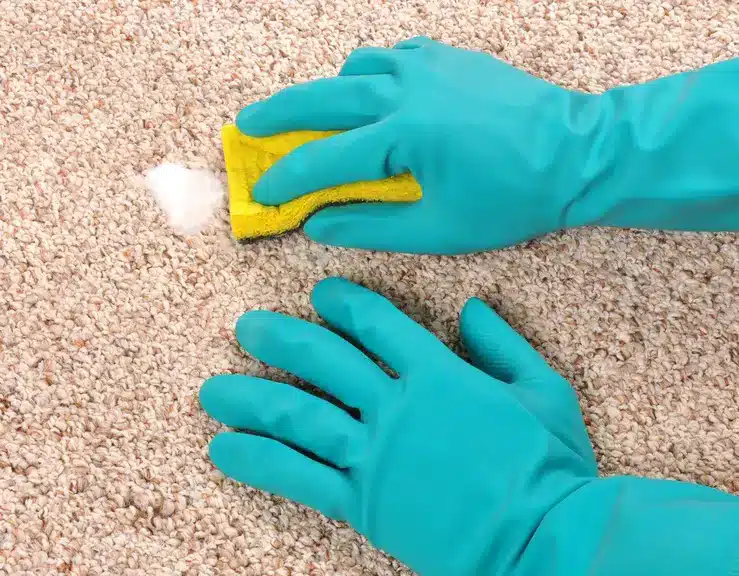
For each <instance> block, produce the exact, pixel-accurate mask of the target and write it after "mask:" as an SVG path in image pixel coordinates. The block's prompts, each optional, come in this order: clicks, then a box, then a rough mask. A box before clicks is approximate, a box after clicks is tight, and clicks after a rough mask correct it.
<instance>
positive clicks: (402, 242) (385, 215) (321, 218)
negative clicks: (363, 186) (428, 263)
mask: <svg viewBox="0 0 739 576" xmlns="http://www.w3.org/2000/svg"><path fill="white" fill-rule="evenodd" d="M418 214H419V211H418V207H417V206H416V205H415V203H389V202H388V203H363V204H348V205H346V206H331V207H328V208H324V209H323V210H320V211H319V212H316V214H314V215H313V216H311V217H310V218H309V219H308V220H307V221H306V223H305V225H304V226H303V232H305V234H306V235H307V236H308V237H309V238H310V239H311V240H313V241H314V242H318V243H320V244H328V245H330V246H341V247H343V248H355V249H362V250H379V251H389V252H407V253H425V252H426V251H427V250H426V249H427V247H428V246H427V245H426V244H423V242H424V241H425V240H428V239H429V238H432V237H433V236H434V235H436V234H438V233H439V231H438V230H435V229H432V228H430V227H429V223H428V220H424V219H423V218H419V217H417V215H418ZM449 248H450V250H452V249H453V248H455V246H454V245H453V244H449Z"/></svg>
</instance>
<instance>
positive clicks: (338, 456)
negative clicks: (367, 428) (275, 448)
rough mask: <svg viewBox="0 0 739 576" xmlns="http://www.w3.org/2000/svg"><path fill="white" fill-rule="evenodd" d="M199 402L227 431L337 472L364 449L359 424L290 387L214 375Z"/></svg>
mask: <svg viewBox="0 0 739 576" xmlns="http://www.w3.org/2000/svg"><path fill="white" fill-rule="evenodd" d="M200 403H201V405H202V406H203V409H204V410H205V411H206V412H207V413H208V414H209V415H210V416H211V417H212V418H214V419H216V420H218V421H219V422H222V423H223V424H225V425H226V426H230V427H231V428H237V429H239V430H248V431H250V432H254V433H257V434H261V435H264V436H269V437H270V438H274V439H275V440H280V441H281V442H284V443H286V444H288V445H291V446H296V447H298V448H299V449H301V450H304V451H307V452H310V453H312V454H315V455H316V456H318V457H319V458H321V459H322V460H324V461H327V462H330V463H331V464H333V465H334V466H337V467H338V468H349V467H351V466H353V465H355V464H356V463H357V462H358V460H359V458H360V455H361V454H362V453H363V452H364V450H365V447H366V446H365V443H366V435H365V433H364V426H363V425H362V424H361V423H359V422H357V421H356V420H355V419H354V418H352V417H351V416H350V415H349V414H347V413H346V412H345V411H344V410H342V409H341V408H339V407H337V406H334V405H333V404H331V403H330V402H327V401H326V400H322V399H320V398H317V397H316V396H313V395H312V394H308V393H307V392H304V391H302V390H300V389H298V388H296V387H295V386H290V385H289V384H281V383H279V382H271V381H269V380H262V379H260V378H254V377H252V376H242V375H240V374H226V375H221V376H215V377H213V378H210V379H209V380H207V381H206V382H205V383H204V384H203V386H202V388H201V389H200Z"/></svg>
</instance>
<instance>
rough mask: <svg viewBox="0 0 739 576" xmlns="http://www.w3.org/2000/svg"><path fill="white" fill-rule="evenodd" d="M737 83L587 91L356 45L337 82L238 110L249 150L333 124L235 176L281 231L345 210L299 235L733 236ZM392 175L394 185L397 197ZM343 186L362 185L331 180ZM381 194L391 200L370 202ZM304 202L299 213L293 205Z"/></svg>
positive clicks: (386, 245) (479, 247)
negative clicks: (580, 231)
mask: <svg viewBox="0 0 739 576" xmlns="http://www.w3.org/2000/svg"><path fill="white" fill-rule="evenodd" d="M738 81H739V58H734V59H733V60H728V61H723V62H719V63H716V64H713V65H709V66H704V67H703V68H700V69H697V70H693V71H690V72H685V73H681V74H674V75H671V76H666V77H662V78H657V79H654V80H652V81H649V82H644V83H642V84H637V85H631V86H617V87H614V88H611V89H610V90H607V91H606V92H604V93H602V94H590V93H584V92H580V91H576V90H568V89H565V88H563V87H560V86H557V85H555V84H552V83H550V82H547V81H544V80H543V79H540V78H537V77H534V76H532V75H531V74H529V73H527V72H525V71H523V70H520V69H517V68H514V67H513V66H511V65H510V64H508V63H506V62H504V61H502V60H500V59H497V58H495V57H493V56H491V55H489V54H486V53H482V52H474V51H469V50H463V49H460V48H456V47H452V46H447V45H444V44H441V43H438V42H434V41H432V40H430V39H428V38H413V39H410V40H407V41H404V42H401V43H399V44H398V45H396V46H395V47H394V48H359V49H357V50H355V51H354V52H352V53H351V54H350V55H349V57H348V58H347V60H346V62H345V63H344V65H343V66H342V68H341V71H340V72H339V74H338V76H336V77H331V78H320V79H318V80H314V81H311V82H307V83H304V84H297V85H294V86H290V87H288V88H285V89H284V90H281V91H279V92H277V93H275V94H273V95H272V96H270V97H269V98H267V99H266V100H262V101H260V102H255V103H252V104H250V105H249V106H247V107H246V108H245V109H243V110H242V111H241V112H240V113H239V114H238V116H237V118H236V122H235V123H236V126H237V128H238V131H239V132H240V133H241V134H245V135H249V136H251V137H256V138H260V139H259V140H256V139H254V140H249V141H248V142H251V143H253V144H255V145H256V143H257V142H258V143H259V144H258V145H259V146H262V147H263V148H262V150H264V151H267V148H268V147H269V146H271V145H272V143H273V142H275V143H282V144H280V146H284V147H281V148H279V150H277V153H279V154H282V153H285V152H288V149H289V148H291V147H292V145H293V144H295V145H297V144H298V143H299V141H298V140H292V139H293V138H297V139H300V138H303V137H304V136H293V135H292V133H293V132H294V131H304V130H333V131H338V132H322V133H319V135H330V136H329V137H327V138H320V139H319V140H316V141H312V142H311V141H308V139H306V140H302V142H304V143H303V145H301V146H298V147H297V148H296V149H295V150H293V151H291V152H289V153H288V154H286V155H285V156H284V158H282V159H280V161H279V162H276V163H275V165H274V167H272V168H271V169H269V170H268V171H266V172H265V173H264V174H263V175H262V176H259V177H258V181H256V182H255V181H253V179H254V178H256V176H257V174H256V172H254V173H252V174H250V175H249V178H250V181H249V185H251V184H253V185H254V188H253V192H254V198H256V200H257V201H258V202H259V203H260V204H263V205H265V206H272V207H275V208H278V209H279V212H277V213H279V214H280V219H283V218H284V220H283V221H282V226H283V227H284V226H285V225H286V224H288V223H289V225H290V226H293V225H297V222H298V220H300V219H301V218H305V216H306V214H307V212H306V211H308V210H313V209H317V208H318V207H321V206H323V201H324V200H326V201H328V200H329V196H330V197H331V200H332V201H333V202H336V203H345V204H346V205H343V206H330V207H327V208H325V209H321V210H319V211H318V212H317V213H316V214H315V215H313V216H311V217H310V218H309V219H308V220H307V221H306V222H305V226H304V230H305V233H306V235H307V236H308V237H309V238H310V239H311V240H313V241H316V242H320V243H322V244H330V245H333V246H342V247H345V248H360V249H369V250H382V251H391V252H406V253H408V252H410V253H426V254H428V253H435V254H464V253H470V252H478V251H483V250H493V249H499V248H505V247H507V246H513V245H515V244H519V243H521V242H525V241H528V240H531V239H533V238H537V237H540V236H543V235H545V234H549V233H551V232H557V231H560V230H565V229H571V228H578V227H581V226H593V225H597V226H613V227H619V228H642V229H644V228H647V229H654V228H657V229H663V230H691V231H736V230H739V169H738V168H737V166H739V164H738V163H737V160H736V150H737V145H738V144H739V131H737V129H736V126H737V122H738V121H739V91H737V90H736V89H735V86H736V85H737V82H738ZM285 134H288V136H285ZM299 134H301V133H299ZM313 136H316V134H313ZM313 136H311V137H313ZM263 137H267V138H268V139H265V140H262V139H261V138H263ZM271 137H274V138H277V140H274V141H273V140H270V139H269V138H271ZM282 138H287V140H285V141H283V140H281V139H282ZM306 138H307V137H306ZM244 142H247V141H244ZM288 142H289V144H288ZM264 147H267V148H264ZM271 158H274V159H276V156H274V157H271ZM266 164H267V161H266V160H265V161H264V166H262V167H266ZM408 174H411V175H412V176H413V178H415V180H416V181H417V182H418V184H419V185H420V188H421V190H422V191H423V195H422V197H421V196H420V191H419V190H418V189H417V188H415V187H414V188H413V191H414V195H413V198H415V199H416V200H417V201H415V202H403V201H402V200H405V199H407V198H406V197H405V194H410V186H411V180H410V177H409V176H403V175H408ZM391 177H397V178H401V180H387V179H388V178H391ZM402 178H405V180H402ZM380 181H382V182H384V184H387V188H384V189H383V191H382V192H380V191H379V189H373V192H371V193H370V192H369V190H370V189H369V188H367V187H366V186H368V184H367V182H373V184H372V186H375V185H378V186H379V185H380V184H378V182H380ZM401 182H404V183H405V184H403V185H404V186H406V185H407V186H408V187H409V189H402V190H401V188H400V187H399V188H397V189H396V188H395V186H396V185H397V186H400V183H401ZM350 183H354V185H357V184H356V183H362V184H360V186H362V188H361V190H362V192H361V193H360V188H356V189H355V188H343V187H342V186H341V185H344V184H350ZM384 184H383V186H384ZM391 184H392V185H391ZM329 187H336V188H334V189H332V191H331V192H325V191H324V190H325V189H326V188H329ZM317 191H320V192H321V194H322V196H314V197H312V196H310V195H311V194H313V193H315V192H317ZM350 191H351V193H350ZM391 193H392V194H397V196H396V199H399V200H401V202H399V203H398V202H389V201H387V200H389V198H386V197H383V195H384V194H391ZM232 194H233V195H234V196H233V198H234V199H235V200H236V199H237V197H239V196H242V197H243V192H241V191H239V190H236V191H235V192H232ZM354 194H356V196H354ZM365 194H366V195H365ZM303 197H305V198H308V197H310V198H311V199H310V200H308V203H309V204H310V206H307V205H304V204H292V202H294V201H296V200H298V199H300V198H303ZM357 198H359V199H373V200H382V201H381V202H363V203H356V202H354V201H353V200H356V199H357ZM319 199H320V200H321V201H320V202H319ZM236 204H238V203H236ZM298 207H300V210H298V209H297V208H298ZM251 209H255V207H254V206H252V207H251ZM293 210H295V211H296V212H295V214H294V215H291V216H289V217H288V216H287V212H292V211H293ZM304 210H306V211H304ZM282 211H285V212H286V213H285V214H284V215H282ZM298 214H299V215H298ZM234 218H235V219H236V220H237V221H238V220H240V219H241V216H239V214H238V212H235V214H234ZM265 218H266V217H265ZM264 221H266V220H264ZM249 222H250V223H251V224H250V225H256V223H257V220H256V219H251V218H250V219H249ZM239 226H241V224H239ZM271 230H274V228H272V229H271ZM265 231H266V232H269V231H270V229H268V228H265ZM242 233H243V231H242Z"/></svg>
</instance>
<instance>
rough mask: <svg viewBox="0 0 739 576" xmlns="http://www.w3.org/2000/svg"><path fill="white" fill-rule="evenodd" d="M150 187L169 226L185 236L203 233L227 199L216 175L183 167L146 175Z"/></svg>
mask: <svg viewBox="0 0 739 576" xmlns="http://www.w3.org/2000/svg"><path fill="white" fill-rule="evenodd" d="M146 186H147V188H148V189H149V191H150V192H151V194H152V195H153V196H154V200H156V202H157V204H158V205H159V207H160V208H161V209H162V211H163V212H164V213H165V214H166V216H167V221H168V223H169V225H170V226H171V227H172V228H173V229H174V230H175V232H177V233H178V234H182V235H183V236H189V235H192V234H197V233H199V232H201V231H202V230H203V229H204V228H205V227H206V226H207V225H208V223H209V222H210V221H211V220H212V219H213V217H214V216H215V213H216V211H217V210H218V208H219V206H220V204H221V201H222V199H223V196H224V194H223V186H221V182H220V181H219V180H218V178H217V177H216V175H215V174H213V173H212V172H209V171H208V170H201V169H193V168H186V167H185V166H181V165H179V164H171V163H165V164H161V165H160V166H156V167H155V168H152V169H151V170H149V171H148V172H147V173H146Z"/></svg>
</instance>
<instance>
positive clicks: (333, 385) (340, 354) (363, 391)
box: [236, 310, 390, 414]
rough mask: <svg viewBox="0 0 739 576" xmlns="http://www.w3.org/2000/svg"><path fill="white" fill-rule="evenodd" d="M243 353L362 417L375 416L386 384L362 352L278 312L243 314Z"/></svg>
mask: <svg viewBox="0 0 739 576" xmlns="http://www.w3.org/2000/svg"><path fill="white" fill-rule="evenodd" d="M236 337H237V339H238V341H239V343H240V344H241V345H242V346H243V347H244V349H245V350H246V351H248V352H249V353H250V354H252V355H253V356H254V357H256V358H258V359H259V360H261V361H262V362H265V363H267V364H269V365H271V366H275V367H277V368H281V369H283V370H286V371H288V372H290V373H292V374H295V375H296V376H298V377H299V378H302V379H303V380H306V381H308V382H310V383H311V384H314V385H315V386H317V387H319V388H321V389H322V390H325V391H326V392H328V393H329V394H331V395H332V396H334V397H335V398H338V399H339V400H340V401H341V402H343V403H344V404H346V405H347V406H350V407H352V408H356V409H358V410H359V411H360V412H362V413H363V414H365V413H368V414H374V413H375V412H376V410H377V406H378V404H379V403H380V401H381V398H382V396H383V394H386V393H387V392H388V388H389V386H390V379H389V378H388V376H387V374H385V373H384V372H383V371H382V369H381V368H380V367H379V366H378V365H377V364H375V363H374V362H373V361H372V360H370V359H369V358H368V357H367V356H366V355H365V354H364V353H363V352H362V351H360V350H359V349H357V348H356V347H355V346H353V345H352V344H350V343H349V342H347V341H346V340H344V339H343V338H342V337H341V336H339V335H338V334H334V333H333V332H331V331H330V330H328V329H326V328H324V327H322V326H319V325H317V324H313V323H312V322H306V321H305V320H300V319H299V318H293V317H291V316H285V315H283V314H279V313H277V312H269V311H267V310H256V311H253V312H247V313H246V314H244V315H243V316H242V317H241V318H240V319H239V321H238V322H237V323H236Z"/></svg>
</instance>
